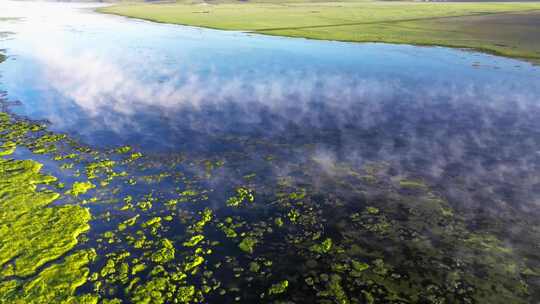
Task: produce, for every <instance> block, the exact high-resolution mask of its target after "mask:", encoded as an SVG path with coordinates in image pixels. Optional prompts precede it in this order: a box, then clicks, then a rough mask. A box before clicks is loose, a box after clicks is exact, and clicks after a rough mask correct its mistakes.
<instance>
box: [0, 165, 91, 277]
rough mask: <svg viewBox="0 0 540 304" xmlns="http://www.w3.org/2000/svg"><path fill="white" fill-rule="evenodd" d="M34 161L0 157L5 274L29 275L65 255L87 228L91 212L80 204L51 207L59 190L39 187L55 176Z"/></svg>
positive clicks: (0, 230) (0, 254) (0, 263)
mask: <svg viewBox="0 0 540 304" xmlns="http://www.w3.org/2000/svg"><path fill="white" fill-rule="evenodd" d="M40 170H41V164H39V163H36V162H33V161H15V160H4V159H2V160H0V185H1V188H0V210H2V212H1V213H0V219H1V224H0V239H1V240H2V246H1V247H0V266H2V267H3V270H2V271H1V272H0V277H2V276H11V275H15V276H28V275H31V274H33V273H34V272H35V270H36V269H37V268H38V267H40V266H41V265H43V264H45V263H47V262H48V261H52V260H55V259H57V258H58V257H60V256H62V255H63V254H64V253H66V252H67V251H69V250H70V249H71V248H73V247H74V246H75V245H76V244H77V236H79V235H80V234H81V233H83V232H85V231H87V230H88V229H89V225H88V221H89V220H90V212H89V211H88V209H85V208H82V207H79V206H55V207H49V205H50V204H52V203H53V202H54V201H55V200H56V199H57V198H58V197H59V195H58V194H57V193H54V192H51V191H49V190H43V191H37V190H36V188H37V185H38V184H42V183H51V182H53V181H55V178H53V177H50V176H45V175H42V174H41V173H40Z"/></svg>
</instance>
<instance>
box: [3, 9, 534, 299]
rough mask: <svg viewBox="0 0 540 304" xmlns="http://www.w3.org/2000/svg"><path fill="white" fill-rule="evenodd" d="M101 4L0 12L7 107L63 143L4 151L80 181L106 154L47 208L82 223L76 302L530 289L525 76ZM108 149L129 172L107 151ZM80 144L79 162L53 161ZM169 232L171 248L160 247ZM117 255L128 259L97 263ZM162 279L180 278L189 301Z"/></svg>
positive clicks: (484, 61) (443, 54) (466, 59)
mask: <svg viewBox="0 0 540 304" xmlns="http://www.w3.org/2000/svg"><path fill="white" fill-rule="evenodd" d="M97 6H98V5H95V4H80V3H41V2H40V3H32V2H10V1H4V2H2V3H1V4H0V7H1V9H0V32H7V33H8V34H6V35H4V36H0V37H2V38H1V40H0V41H1V47H0V48H1V49H5V54H6V55H7V56H8V57H7V60H6V61H5V62H3V63H2V64H0V77H1V78H0V90H3V91H5V92H6V93H5V96H4V99H5V100H4V102H3V104H4V107H5V108H6V109H8V110H9V111H10V113H12V114H13V115H14V116H15V117H18V119H23V120H24V119H28V120H31V121H34V122H39V123H44V124H45V125H46V126H47V130H50V131H51V132H53V133H55V134H65V135H66V136H67V138H69V139H70V140H71V141H72V142H73V143H75V142H76V145H71V146H70V145H69V143H68V144H66V143H60V142H59V143H58V147H57V149H56V150H55V151H54V152H51V153H32V149H31V148H30V149H29V150H28V149H26V150H25V149H21V150H18V151H17V153H15V154H14V156H13V157H15V158H19V159H27V158H31V159H34V160H37V161H39V162H41V163H43V164H44V171H45V172H46V173H49V174H53V175H55V176H57V177H58V178H59V179H60V180H61V181H64V182H65V183H67V184H70V183H73V182H74V181H79V180H84V177H85V175H86V177H87V178H88V179H92V178H91V177H90V173H89V171H88V168H89V166H88V165H89V164H90V163H92V160H96V159H99V160H103V159H112V160H115V161H116V162H117V163H118V164H119V166H118V167H117V168H116V169H114V168H112V166H103V167H101V168H102V171H99V170H98V171H97V175H99V176H98V177H95V178H94V180H95V181H101V182H102V183H99V182H94V183H95V184H98V187H96V188H95V189H93V190H91V191H90V192H88V193H85V194H83V195H81V196H76V197H70V196H69V195H65V196H64V197H62V198H61V199H60V200H61V203H62V204H81V205H83V206H86V207H88V208H90V210H91V212H92V215H93V220H92V222H91V228H90V230H89V232H88V233H87V234H85V237H84V239H81V240H80V242H79V244H78V245H77V246H78V247H77V248H94V249H95V250H96V251H97V253H98V258H97V259H96V260H95V261H94V262H93V263H92V264H91V265H90V273H91V274H92V273H95V274H96V275H95V276H94V277H92V275H91V276H90V277H92V278H93V279H92V280H89V281H88V282H87V283H85V284H84V285H83V286H81V288H79V289H78V293H80V294H83V293H93V294H97V295H99V297H101V298H108V299H113V298H116V299H121V300H123V301H124V302H126V303H130V302H144V300H143V298H144V297H143V296H141V294H145V293H147V294H152V292H154V293H157V294H160V296H159V297H158V296H155V297H154V298H152V299H151V300H149V302H148V303H173V302H174V299H177V302H179V303H182V301H184V302H186V303H187V302H201V303H235V302H241V303H256V302H264V303H536V302H534V301H537V299H538V298H540V247H539V246H540V220H539V216H540V67H538V66H533V65H531V64H529V63H527V62H524V61H519V60H515V59H507V58H502V57H497V56H493V55H488V54H481V53H477V52H473V51H468V50H458V49H449V48H442V47H418V46H410V45H391V44H377V43H361V44H358V43H342V42H332V41H314V40H305V39H290V38H281V37H271V36H262V35H255V34H250V33H241V32H227V31H219V30H212V29H201V28H194V27H187V26H176V25H167V24H157V23H151V22H146V21H139V20H133V19H128V18H123V17H118V16H111V15H102V14H98V13H94V12H93V11H92V8H95V7H97ZM3 17H10V18H11V17H17V18H15V19H5V20H2V18H3ZM70 143H71V142H70ZM123 146H129V147H130V148H129V149H130V151H134V152H136V153H134V154H133V155H135V156H134V157H133V158H134V159H133V161H132V162H131V161H130V162H125V163H122V162H121V161H119V158H120V157H122V156H119V155H118V153H116V152H117V151H121V149H120V150H119V147H123ZM74 147H76V148H74ZM80 147H85V149H84V150H83V149H80ZM126 149H127V148H126ZM74 150H77V151H79V152H80V154H81V155H83V154H84V157H83V156H81V159H80V160H79V161H75V162H70V160H69V159H68V158H64V159H60V158H58V157H57V158H56V159H55V158H54V157H55V156H58V155H59V154H62V155H66V154H67V153H71V152H73V151H74ZM34 152H35V151H34ZM141 156H142V157H141ZM111 172H116V173H115V174H112V173H111ZM113 178H114V179H113ZM133 218H135V219H137V218H138V220H137V221H136V223H134V222H132V223H131V224H130V225H127V226H126V225H124V226H122V224H123V223H124V224H125V222H126V221H128V220H129V219H133ZM156 218H159V220H155V219H156ZM205 219H206V220H205ZM156 223H157V224H156ZM201 223H202V224H201ZM126 227H127V228H126ZM137 240H139V241H141V240H142V241H141V242H143V243H144V242H145V241H146V242H147V243H145V245H140V244H137ZM165 240H166V242H165ZM167 242H170V243H171V244H172V247H174V249H173V254H172V255H173V257H172V258H170V259H168V258H167V259H165V258H164V259H161V260H159V259H156V258H155V254H156V252H161V253H163V252H164V248H169V247H167V246H168V245H167V246H166V244H168V243H167ZM125 252H129V253H130V254H129V256H127V257H126V255H125V254H124V255H123V253H125ZM175 252H176V254H175ZM110 261H113V262H112V263H113V265H114V263H116V265H117V266H118V265H123V263H125V264H126V265H127V266H125V267H129V269H130V271H129V272H126V273H122V272H121V271H120V270H119V271H116V272H114V271H112V272H111V271H104V269H107V263H111V262H110ZM135 265H145V267H141V270H140V271H133V269H134V266H135ZM109 266H110V265H109ZM122 267H124V266H122ZM179 267H180V268H182V271H181V272H182V273H183V274H184V276H185V277H182V278H181V279H178V280H175V279H174V278H175V276H174V274H176V275H178V272H179V271H180V270H178V268H179ZM109 268H111V267H109ZM143 268H144V269H143ZM177 277H178V276H177ZM157 278H167V280H169V281H167V282H169V283H167V284H164V283H163V284H162V285H160V287H156V284H154V285H153V284H152V282H154V283H155V282H156V280H157ZM172 286H187V287H189V288H191V287H192V286H193V290H191V289H189V292H187V294H188V295H191V296H186V295H185V294H184V295H182V296H181V295H180V290H182V292H184V293H185V292H186V290H187V289H176V288H173V287H172ZM187 287H186V288H187ZM191 291H193V292H191ZM535 299H536V300H535Z"/></svg>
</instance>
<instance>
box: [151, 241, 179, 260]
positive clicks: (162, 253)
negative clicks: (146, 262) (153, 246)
mask: <svg viewBox="0 0 540 304" xmlns="http://www.w3.org/2000/svg"><path fill="white" fill-rule="evenodd" d="M174 255H175V249H174V245H173V243H172V242H171V241H170V240H168V239H162V240H161V249H159V250H158V251H156V252H154V253H153V254H152V261H153V262H154V263H157V264H162V263H166V262H169V261H172V260H173V259H174Z"/></svg>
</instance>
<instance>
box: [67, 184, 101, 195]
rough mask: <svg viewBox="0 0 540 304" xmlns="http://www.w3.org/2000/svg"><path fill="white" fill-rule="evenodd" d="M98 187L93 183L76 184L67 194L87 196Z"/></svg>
mask: <svg viewBox="0 0 540 304" xmlns="http://www.w3.org/2000/svg"><path fill="white" fill-rule="evenodd" d="M95 187H96V185H94V184H92V183H91V182H74V183H73V186H72V188H71V190H68V191H66V194H70V195H73V196H75V197H77V196H79V195H81V194H85V193H86V192H88V190H90V189H94V188H95Z"/></svg>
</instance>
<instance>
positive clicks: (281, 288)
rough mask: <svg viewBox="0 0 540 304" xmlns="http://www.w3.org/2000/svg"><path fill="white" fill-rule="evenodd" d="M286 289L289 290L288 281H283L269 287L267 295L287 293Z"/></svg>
mask: <svg viewBox="0 0 540 304" xmlns="http://www.w3.org/2000/svg"><path fill="white" fill-rule="evenodd" d="M287 288H289V281H287V280H283V281H280V282H278V283H275V284H272V286H270V288H269V289H268V294H269V295H277V294H281V293H284V292H285V291H287Z"/></svg>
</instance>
